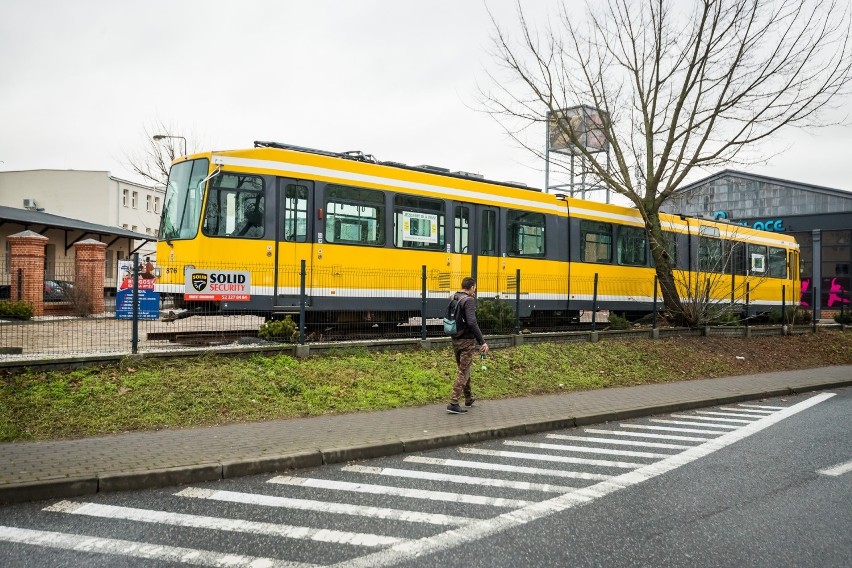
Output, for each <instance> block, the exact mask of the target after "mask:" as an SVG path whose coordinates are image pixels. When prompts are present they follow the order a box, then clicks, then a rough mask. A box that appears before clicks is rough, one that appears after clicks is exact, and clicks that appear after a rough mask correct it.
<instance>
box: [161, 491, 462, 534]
mask: <svg viewBox="0 0 852 568" xmlns="http://www.w3.org/2000/svg"><path fill="white" fill-rule="evenodd" d="M175 495H178V496H180V497H191V498H195V499H210V500H212V501H224V502H227V503H243V504H246V505H259V506H262V507H279V508H284V509H297V510H301V511H318V512H322V513H332V514H337V515H352V516H357V517H368V518H373V519H389V520H393V521H406V522H411V523H425V524H430V525H449V526H462V525H465V524H467V523H469V522H471V521H472V520H473V519H471V518H469V517H463V516H458V515H441V514H437V513H419V512H417V511H405V510H401V509H387V508H384V507H370V506H364V505H349V504H346V503H327V502H325V501H311V500H308V499H291V498H289V497H276V496H274V495H257V494H254V493H238V492H235V491H214V490H212V489H196V488H194V487H190V488H187V489H184V490H183V491H179V492H178V493H175Z"/></svg>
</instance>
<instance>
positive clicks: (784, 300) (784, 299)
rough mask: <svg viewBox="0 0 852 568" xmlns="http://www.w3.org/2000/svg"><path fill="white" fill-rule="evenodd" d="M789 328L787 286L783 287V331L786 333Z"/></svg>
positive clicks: (783, 285)
mask: <svg viewBox="0 0 852 568" xmlns="http://www.w3.org/2000/svg"><path fill="white" fill-rule="evenodd" d="M786 327H787V285H786V284H782V285H781V329H782V330H784V331H785V332H786Z"/></svg>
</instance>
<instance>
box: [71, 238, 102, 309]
mask: <svg viewBox="0 0 852 568" xmlns="http://www.w3.org/2000/svg"><path fill="white" fill-rule="evenodd" d="M106 248H107V246H106V244H105V243H102V242H100V241H96V240H94V239H86V240H85V241H79V242H76V243H74V254H75V256H76V261H75V263H74V294H75V296H76V297H77V298H78V301H83V302H86V303H87V304H90V305H91V311H89V310H84V311H87V312H89V313H92V314H102V313H104V275H105V272H106ZM78 294H79V295H78Z"/></svg>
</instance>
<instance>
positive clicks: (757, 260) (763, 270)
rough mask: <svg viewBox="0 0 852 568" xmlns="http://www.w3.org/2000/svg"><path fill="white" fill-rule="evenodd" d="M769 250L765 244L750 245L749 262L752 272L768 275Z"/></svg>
mask: <svg viewBox="0 0 852 568" xmlns="http://www.w3.org/2000/svg"><path fill="white" fill-rule="evenodd" d="M766 256H767V250H766V247H765V246H764V245H748V262H749V270H750V271H751V274H756V275H758V276H767V268H768V266H767V262H766Z"/></svg>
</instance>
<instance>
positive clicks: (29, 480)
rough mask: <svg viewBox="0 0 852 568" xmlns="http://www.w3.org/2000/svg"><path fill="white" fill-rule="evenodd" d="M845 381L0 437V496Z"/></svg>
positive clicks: (237, 467) (360, 455) (116, 486)
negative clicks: (63, 437)
mask: <svg viewBox="0 0 852 568" xmlns="http://www.w3.org/2000/svg"><path fill="white" fill-rule="evenodd" d="M844 386H852V365H845V366H837V367H824V368H820V369H809V370H804V371H786V372H780V373H763V374H758V375H745V376H739V377H726V378H719V379H704V380H694V381H683V382H678V383H667V384H659V385H642V386H635V387H622V388H610V389H601V390H594V391H585V392H577V393H570V394H557V395H548V396H535V397H527V398H520V399H508V400H495V401H490V400H483V401H477V403H476V406H475V407H474V408H472V409H471V411H470V412H468V413H467V414H465V415H450V414H447V413H446V411H445V404H441V405H429V406H422V407H417V408H403V409H395V410H387V411H382V412H370V413H361V414H347V415H335V416H320V417H315V418H300V419H293V420H276V421H271V422H258V423H249V424H234V425H228V426H215V427H209V428H191V429H185V430H167V431H160V432H144V433H132V434H120V435H115V436H103V437H97V438H87V439H82V440H67V441H59V442H26V443H7V444H0V503H14V502H20V501H32V500H38V499H47V498H53V497H68V496H75V495H86V494H91V493H96V492H98V491H120V490H129V489H141V488H148V487H162V486H169V485H179V484H183V483H193V482H199V481H209V480H216V479H222V478H230V477H237V476H242V475H252V474H257V473H266V472H274V471H281V470H284V469H291V468H305V467H315V466H319V465H322V464H329V463H339V462H344V461H349V460H355V459H365V458H371V457H379V456H387V455H393V454H399V453H403V452H418V451H422V450H429V449H433V448H439V447H443V446H450V445H456V444H465V443H470V442H478V441H483V440H489V439H493V438H499V437H506V436H515V435H522V434H530V433H535V432H542V431H546V430H554V429H560V428H568V427H572V426H582V425H587V424H595V423H601V422H606V421H610V420H618V419H623V418H631V417H637V416H645V415H650V414H659V413H667V412H674V411H677V410H684V409H689V408H698V407H702V406H713V405H717V404H728V403H732V402H739V401H744V400H753V399H757V398H763V397H770V396H782V395H789V394H793V393H800V392H806V391H813V390H820V389H830V388H839V387H844Z"/></svg>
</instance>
